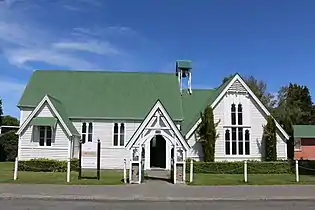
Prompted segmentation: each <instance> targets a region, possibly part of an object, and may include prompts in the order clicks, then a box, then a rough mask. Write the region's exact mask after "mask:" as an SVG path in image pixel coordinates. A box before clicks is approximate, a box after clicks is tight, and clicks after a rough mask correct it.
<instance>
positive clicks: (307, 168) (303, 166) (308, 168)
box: [299, 160, 315, 175]
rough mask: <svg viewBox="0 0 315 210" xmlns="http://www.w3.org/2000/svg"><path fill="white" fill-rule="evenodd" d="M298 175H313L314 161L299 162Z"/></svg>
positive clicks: (314, 169) (314, 173)
mask: <svg viewBox="0 0 315 210" xmlns="http://www.w3.org/2000/svg"><path fill="white" fill-rule="evenodd" d="M299 174H301V175H315V160H299Z"/></svg>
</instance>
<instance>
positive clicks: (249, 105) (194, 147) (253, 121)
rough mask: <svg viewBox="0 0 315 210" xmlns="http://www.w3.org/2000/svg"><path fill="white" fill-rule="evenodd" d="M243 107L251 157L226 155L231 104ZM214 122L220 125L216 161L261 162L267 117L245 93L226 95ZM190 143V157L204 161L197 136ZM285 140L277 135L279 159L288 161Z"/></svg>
mask: <svg viewBox="0 0 315 210" xmlns="http://www.w3.org/2000/svg"><path fill="white" fill-rule="evenodd" d="M233 102H234V103H235V104H238V103H239V102H241V103H242V105H243V125H249V126H250V131H251V132H250V155H249V156H246V155H242V156H236V155H229V156H227V155H225V139H224V138H225V136H224V134H225V127H224V126H227V125H231V112H230V110H231V104H232V103H233ZM214 120H215V122H218V121H219V120H220V123H219V125H218V127H217V132H218V133H219V138H218V139H217V140H216V147H215V160H216V161H236V160H249V159H250V160H259V161H260V160H261V158H262V149H261V140H262V136H263V125H265V124H266V123H267V121H266V116H265V115H264V114H263V112H262V110H261V109H260V107H259V106H258V104H257V103H255V101H254V100H253V98H252V97H249V96H247V95H246V94H244V93H239V94H237V95H236V94H235V93H233V94H226V95H225V96H224V97H223V98H222V100H221V101H220V102H219V103H218V105H217V106H216V107H215V108H214ZM188 143H189V145H190V146H191V149H190V151H189V152H188V155H187V156H188V157H189V158H193V159H195V160H202V158H203V152H202V146H201V144H200V143H198V142H196V135H195V134H194V135H192V136H191V137H190V139H188ZM286 148H287V147H286V143H285V138H284V137H282V136H281V135H280V134H279V133H278V134H277V155H278V159H287V152H286V150H287V149H286Z"/></svg>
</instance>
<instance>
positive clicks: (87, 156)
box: [82, 142, 97, 169]
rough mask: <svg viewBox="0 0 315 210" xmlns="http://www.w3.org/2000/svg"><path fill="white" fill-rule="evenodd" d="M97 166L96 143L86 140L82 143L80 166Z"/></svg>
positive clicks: (93, 167) (92, 167) (88, 167)
mask: <svg viewBox="0 0 315 210" xmlns="http://www.w3.org/2000/svg"><path fill="white" fill-rule="evenodd" d="M96 167H97V143H96V142H86V143H85V144H83V145H82V168H87V169H96Z"/></svg>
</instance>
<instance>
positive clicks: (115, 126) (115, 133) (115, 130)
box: [114, 123, 119, 146]
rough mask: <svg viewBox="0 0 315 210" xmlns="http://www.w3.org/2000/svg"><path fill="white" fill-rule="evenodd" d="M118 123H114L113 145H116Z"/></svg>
mask: <svg viewBox="0 0 315 210" xmlns="http://www.w3.org/2000/svg"><path fill="white" fill-rule="evenodd" d="M118 135H119V133H118V124H117V123H115V124H114V146H118Z"/></svg>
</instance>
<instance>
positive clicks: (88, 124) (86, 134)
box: [81, 122, 94, 143]
mask: <svg viewBox="0 0 315 210" xmlns="http://www.w3.org/2000/svg"><path fill="white" fill-rule="evenodd" d="M84 123H85V126H86V129H85V132H84V133H83V132H82V128H83V124H84ZM90 124H91V125H92V133H91V134H92V140H91V141H89V134H90V133H89V126H90ZM83 134H84V135H85V142H84V143H87V142H93V137H94V123H93V122H81V139H83Z"/></svg>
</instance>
